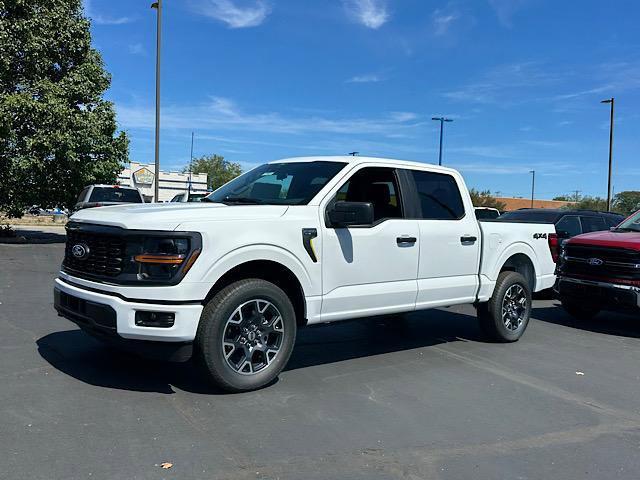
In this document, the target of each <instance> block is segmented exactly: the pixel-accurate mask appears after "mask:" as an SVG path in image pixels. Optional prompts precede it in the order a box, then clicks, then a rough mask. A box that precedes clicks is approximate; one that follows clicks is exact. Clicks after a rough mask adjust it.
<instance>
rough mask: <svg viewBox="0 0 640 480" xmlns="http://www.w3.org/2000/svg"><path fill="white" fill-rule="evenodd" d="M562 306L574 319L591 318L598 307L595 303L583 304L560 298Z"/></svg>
mask: <svg viewBox="0 0 640 480" xmlns="http://www.w3.org/2000/svg"><path fill="white" fill-rule="evenodd" d="M561 302H562V308H564V310H565V312H567V313H568V314H569V315H571V316H572V317H573V318H575V319H576V320H591V319H592V318H593V317H595V316H596V315H597V314H598V313H600V308H599V307H598V306H596V305H585V304H584V303H578V302H576V301H572V300H561Z"/></svg>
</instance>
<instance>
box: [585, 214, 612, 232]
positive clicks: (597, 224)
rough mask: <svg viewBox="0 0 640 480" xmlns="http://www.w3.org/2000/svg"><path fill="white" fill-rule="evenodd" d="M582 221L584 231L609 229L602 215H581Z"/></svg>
mask: <svg viewBox="0 0 640 480" xmlns="http://www.w3.org/2000/svg"><path fill="white" fill-rule="evenodd" d="M580 221H581V222H582V232H583V233H589V232H599V231H601V230H607V226H606V225H605V223H604V218H602V217H580Z"/></svg>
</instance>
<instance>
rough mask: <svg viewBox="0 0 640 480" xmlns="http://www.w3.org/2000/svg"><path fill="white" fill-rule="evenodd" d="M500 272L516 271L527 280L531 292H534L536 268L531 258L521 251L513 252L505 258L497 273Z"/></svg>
mask: <svg viewBox="0 0 640 480" xmlns="http://www.w3.org/2000/svg"><path fill="white" fill-rule="evenodd" d="M502 272H517V273H519V274H520V275H522V276H523V277H524V278H525V279H526V280H527V282H528V283H529V287H530V288H531V292H534V291H535V289H536V268H535V265H534V263H533V261H532V260H531V258H530V257H529V256H528V255H527V254H525V253H522V252H518V253H514V254H512V255H511V256H510V257H509V258H507V259H506V260H505V261H504V263H503V264H502V266H501V267H500V270H499V272H498V274H500V273H502Z"/></svg>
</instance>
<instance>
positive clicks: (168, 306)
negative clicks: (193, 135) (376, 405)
mask: <svg viewBox="0 0 640 480" xmlns="http://www.w3.org/2000/svg"><path fill="white" fill-rule="evenodd" d="M473 212H474V209H473V204H472V203H471V197H470V196H469V192H468V190H467V187H466V186H465V183H464V180H463V179H462V176H461V175H460V174H459V173H458V172H457V171H455V170H452V169H449V168H444V167H438V166H433V165H426V164H424V163H416V162H406V161H399V160H387V159H374V158H367V157H311V158H294V159H288V160H280V161H276V162H272V163H267V164H265V165H262V166H259V167H257V168H255V169H253V170H251V171H249V172H247V173H245V174H243V175H241V176H240V177H238V178H236V179H234V180H232V181H231V182H229V183H227V184H226V185H224V186H222V187H221V188H219V189H218V190H216V191H215V192H213V193H212V194H211V195H210V196H209V197H207V199H206V200H205V202H203V203H202V204H199V205H197V206H196V205H180V204H176V205H166V206H164V207H163V208H161V209H158V208H157V207H154V206H152V205H128V206H122V207H114V208H109V209H105V210H103V211H101V212H100V213H97V212H94V211H92V210H84V211H81V212H78V213H76V215H75V216H74V217H73V219H72V221H71V222H70V223H69V224H68V225H67V246H66V253H65V258H64V262H63V266H62V270H61V272H60V274H59V277H58V278H57V279H56V280H55V290H54V304H55V308H56V310H57V311H58V312H59V314H60V315H62V316H64V317H66V318H68V319H70V320H71V321H73V322H75V323H77V324H78V325H79V326H80V327H81V328H82V329H84V330H85V331H87V332H89V333H91V334H93V335H95V336H97V337H98V338H102V339H105V340H106V341H109V342H112V343H115V344H117V345H120V346H123V347H125V348H130V349H133V350H134V351H136V352H138V353H142V352H146V353H150V352H149V350H150V349H151V348H155V349H156V355H160V356H162V357H163V358H166V359H172V360H179V359H181V360H184V359H185V358H189V357H190V356H191V353H192V350H193V346H194V344H195V345H196V346H197V348H196V351H197V352H198V353H199V357H198V358H199V359H200V360H201V361H202V362H203V363H204V365H205V366H206V370H207V371H208V373H209V375H210V377H211V379H212V380H213V381H214V382H215V383H216V384H218V385H219V386H220V387H222V388H224V389H226V390H230V391H244V390H251V389H256V388H259V387H262V386H264V385H267V384H268V383H270V382H271V381H273V380H274V378H275V377H276V376H277V375H278V374H279V372H280V371H281V370H282V369H283V368H284V366H285V365H286V363H287V361H288V359H289V356H290V354H291V351H292V349H293V345H294V341H295V338H296V330H297V329H298V328H301V327H303V326H306V325H312V324H319V323H326V322H333V321H337V320H344V319H349V318H355V317H368V316H374V315H382V314H391V313H401V312H411V311H414V310H423V309H429V308H434V307H442V306H449V305H457V304H473V305H476V306H477V311H478V318H479V321H480V325H481V327H482V329H483V331H484V332H485V333H486V334H487V335H488V336H489V337H490V338H492V339H494V340H496V341H500V342H513V341H516V340H518V339H519V338H520V337H521V336H522V334H523V333H524V331H525V329H526V327H527V324H528V321H529V315H530V312H531V293H532V291H540V290H543V289H546V288H550V287H551V286H553V284H554V282H555V275H554V270H555V263H554V260H553V256H554V255H555V254H557V252H553V251H552V247H553V243H551V241H550V240H551V238H552V237H554V236H555V230H554V227H553V225H551V224H535V223H529V222H527V223H515V222H514V223H506V222H478V221H477V220H476V218H475V215H474V213H473ZM105 247H106V248H105ZM158 349H159V350H158Z"/></svg>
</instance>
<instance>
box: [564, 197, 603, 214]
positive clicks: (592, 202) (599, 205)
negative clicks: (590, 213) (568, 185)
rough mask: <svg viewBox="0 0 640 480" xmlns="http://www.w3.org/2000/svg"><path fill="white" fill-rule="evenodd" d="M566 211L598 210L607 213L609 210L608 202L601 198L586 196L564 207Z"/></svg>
mask: <svg viewBox="0 0 640 480" xmlns="http://www.w3.org/2000/svg"><path fill="white" fill-rule="evenodd" d="M562 208H563V209H565V210H598V211H601V212H605V211H606V210H607V201H606V200H605V199H604V198H601V197H591V196H589V195H586V196H584V197H580V199H579V200H578V201H577V202H575V203H572V204H570V205H565V206H564V207H562Z"/></svg>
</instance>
